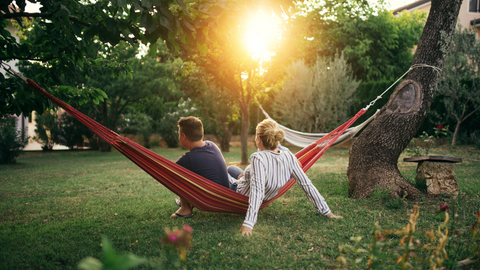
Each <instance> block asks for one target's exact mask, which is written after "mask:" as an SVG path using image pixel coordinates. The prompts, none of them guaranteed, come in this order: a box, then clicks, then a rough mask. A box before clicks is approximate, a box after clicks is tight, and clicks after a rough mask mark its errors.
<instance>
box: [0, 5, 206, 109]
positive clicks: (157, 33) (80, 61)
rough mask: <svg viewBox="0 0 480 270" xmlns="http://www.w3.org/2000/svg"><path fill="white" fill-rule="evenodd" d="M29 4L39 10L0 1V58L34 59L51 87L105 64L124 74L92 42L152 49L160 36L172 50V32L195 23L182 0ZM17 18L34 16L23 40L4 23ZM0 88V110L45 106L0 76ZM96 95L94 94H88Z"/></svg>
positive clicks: (186, 29) (189, 29)
mask: <svg viewBox="0 0 480 270" xmlns="http://www.w3.org/2000/svg"><path fill="white" fill-rule="evenodd" d="M31 2H34V3H40V4H41V5H42V7H41V8H40V11H39V12H33V13H28V12H25V6H26V1H25V0H17V1H13V0H9V1H2V2H1V3H0V62H8V61H11V60H33V61H39V62H41V63H43V65H44V66H46V67H48V68H49V72H48V73H44V76H49V77H51V83H52V84H51V85H61V84H64V79H66V80H75V79H77V80H81V79H82V78H85V77H88V76H90V75H92V74H94V73H98V71H99V70H103V69H105V68H108V69H111V68H113V69H112V70H117V71H118V72H119V73H124V72H128V70H129V69H128V67H125V66H121V65H120V64H119V63H116V62H114V61H110V62H109V63H108V65H106V66H105V65H99V64H98V62H97V61H96V56H97V49H98V45H97V42H98V40H99V41H100V42H101V43H104V44H107V43H108V44H109V45H111V47H112V46H115V45H117V44H118V43H119V42H120V41H121V40H124V41H127V42H129V43H130V44H134V43H139V42H141V43H143V44H150V45H152V47H153V48H152V51H156V50H155V48H154V47H155V44H156V41H157V40H158V39H161V40H164V41H165V43H166V45H167V46H168V47H169V48H170V49H172V50H174V49H175V48H177V49H178V44H177V42H176V40H175V35H186V34H188V35H192V34H193V33H194V31H195V25H196V24H195V22H193V21H192V19H191V17H190V14H189V11H188V9H187V6H186V4H185V3H184V1H183V0H142V1H138V0H99V1H75V0H67V1H54V0H32V1H31ZM204 2H205V4H204V6H203V7H204V8H207V9H208V7H209V6H211V4H210V3H209V1H204ZM198 12H199V13H201V12H202V11H198ZM22 18H32V19H35V21H36V23H35V25H34V27H35V29H34V30H33V31H32V34H31V35H30V36H29V37H28V38H27V39H22V40H20V41H17V40H16V39H15V38H14V37H13V36H12V35H11V33H10V32H9V31H7V30H6V27H7V26H8V23H9V21H10V20H16V21H17V22H18V23H19V24H20V25H22V24H23V20H22ZM97 37H98V38H97ZM119 67H120V69H118V68H119ZM122 67H123V68H122ZM115 68H117V69H115ZM44 86H45V87H48V86H49V85H44ZM0 87H1V88H2V96H1V98H2V100H1V102H0V104H1V106H0V114H13V113H15V114H19V113H21V112H23V113H29V112H30V111H32V110H34V109H35V110H38V111H42V110H43V109H44V108H46V107H48V105H49V103H48V101H47V100H46V99H45V98H42V97H40V96H39V95H36V94H33V93H32V91H31V90H29V89H27V88H23V87H22V86H21V85H19V84H17V83H16V81H15V79H12V80H11V79H8V78H5V77H4V76H3V75H0ZM64 92H66V91H64ZM80 93H81V92H80ZM60 94H61V93H60ZM101 96H102V93H97V94H96V96H94V97H93V98H96V99H98V98H99V97H101Z"/></svg>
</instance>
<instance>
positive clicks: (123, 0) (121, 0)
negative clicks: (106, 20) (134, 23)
mask: <svg viewBox="0 0 480 270" xmlns="http://www.w3.org/2000/svg"><path fill="white" fill-rule="evenodd" d="M117 3H118V5H119V6H121V7H124V6H126V5H127V3H126V2H125V0H117Z"/></svg>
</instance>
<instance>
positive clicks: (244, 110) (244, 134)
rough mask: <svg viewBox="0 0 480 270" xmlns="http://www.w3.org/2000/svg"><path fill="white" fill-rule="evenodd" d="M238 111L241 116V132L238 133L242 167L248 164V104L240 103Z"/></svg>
mask: <svg viewBox="0 0 480 270" xmlns="http://www.w3.org/2000/svg"><path fill="white" fill-rule="evenodd" d="M240 111H241V114H242V130H241V132H240V144H241V146H240V149H241V152H242V162H241V164H242V165H247V164H248V151H247V149H248V147H247V146H248V145H247V143H248V129H249V128H250V111H249V108H248V104H245V103H241V104H240Z"/></svg>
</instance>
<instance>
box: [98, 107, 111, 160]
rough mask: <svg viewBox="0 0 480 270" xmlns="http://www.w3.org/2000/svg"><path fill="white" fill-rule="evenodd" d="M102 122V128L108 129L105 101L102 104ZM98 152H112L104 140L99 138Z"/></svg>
mask: <svg viewBox="0 0 480 270" xmlns="http://www.w3.org/2000/svg"><path fill="white" fill-rule="evenodd" d="M102 121H103V125H104V126H106V127H109V125H108V109H107V101H104V102H102ZM100 150H101V151H102V152H110V151H112V146H111V145H110V144H109V143H107V142H106V141H105V140H104V139H102V138H100Z"/></svg>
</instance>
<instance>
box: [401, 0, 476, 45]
mask: <svg viewBox="0 0 480 270" xmlns="http://www.w3.org/2000/svg"><path fill="white" fill-rule="evenodd" d="M431 6H432V1H426V0H420V1H416V2H414V3H412V4H409V5H406V6H403V7H401V8H397V9H395V10H394V11H393V14H394V15H396V14H398V13H400V12H403V11H407V12H412V11H414V10H418V11H426V12H429V11H430V7H431ZM458 23H460V24H461V25H462V27H463V28H470V27H475V29H476V35H475V37H476V38H477V39H479V37H480V0H463V2H462V6H461V7H460V12H459V14H458Z"/></svg>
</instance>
